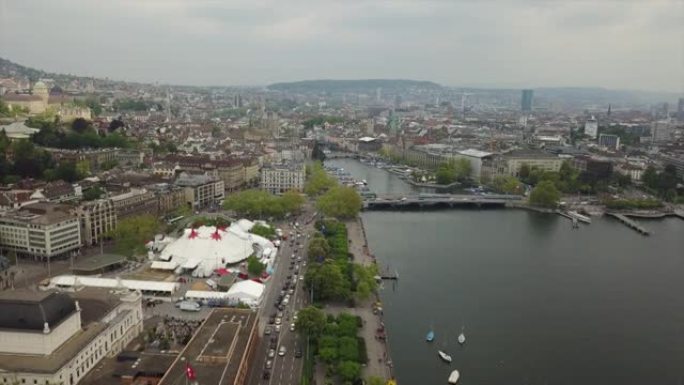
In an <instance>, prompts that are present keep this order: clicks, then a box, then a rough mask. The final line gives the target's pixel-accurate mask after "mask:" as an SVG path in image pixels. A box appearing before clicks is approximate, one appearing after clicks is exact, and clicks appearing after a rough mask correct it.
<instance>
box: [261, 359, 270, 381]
mask: <svg viewBox="0 0 684 385" xmlns="http://www.w3.org/2000/svg"><path fill="white" fill-rule="evenodd" d="M269 362H270V361H269ZM262 377H263V378H264V380H268V379H269V378H271V372H270V371H268V370H264V374H263V375H262Z"/></svg>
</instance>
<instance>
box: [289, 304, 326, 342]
mask: <svg viewBox="0 0 684 385" xmlns="http://www.w3.org/2000/svg"><path fill="white" fill-rule="evenodd" d="M325 324H326V317H325V313H324V312H323V310H321V309H319V308H317V307H314V306H307V307H305V308H304V309H301V310H300V311H299V313H297V321H296V322H295V325H296V327H297V330H299V332H300V333H302V334H303V335H306V336H310V337H317V336H319V335H321V333H322V332H323V329H324V328H325Z"/></svg>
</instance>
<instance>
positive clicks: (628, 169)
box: [615, 162, 646, 183]
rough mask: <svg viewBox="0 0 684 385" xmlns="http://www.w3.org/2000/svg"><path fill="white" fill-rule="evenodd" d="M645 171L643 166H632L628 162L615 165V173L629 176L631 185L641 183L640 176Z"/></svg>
mask: <svg viewBox="0 0 684 385" xmlns="http://www.w3.org/2000/svg"><path fill="white" fill-rule="evenodd" d="M644 171H646V168H645V167H644V166H641V165H638V164H632V163H628V162H621V163H618V164H617V165H615V172H617V173H619V174H622V175H627V176H629V179H630V180H631V181H632V182H633V183H641V176H642V175H643V174H644Z"/></svg>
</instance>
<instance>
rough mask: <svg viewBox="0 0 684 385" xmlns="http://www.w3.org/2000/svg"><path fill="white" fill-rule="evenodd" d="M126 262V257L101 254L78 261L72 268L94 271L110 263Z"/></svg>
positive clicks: (110, 264)
mask: <svg viewBox="0 0 684 385" xmlns="http://www.w3.org/2000/svg"><path fill="white" fill-rule="evenodd" d="M124 262H126V257H125V256H123V255H118V254H102V255H96V256H94V257H89V258H85V259H82V260H80V261H78V263H76V264H75V265H74V267H73V269H72V270H74V271H80V272H96V271H99V270H102V269H104V268H107V267H109V266H112V265H117V264H122V263H124Z"/></svg>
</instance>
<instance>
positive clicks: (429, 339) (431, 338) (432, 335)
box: [425, 330, 435, 342]
mask: <svg viewBox="0 0 684 385" xmlns="http://www.w3.org/2000/svg"><path fill="white" fill-rule="evenodd" d="M434 339H435V332H433V331H432V330H430V331H429V332H428V334H427V335H426V336H425V341H427V342H432V341H434Z"/></svg>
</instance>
